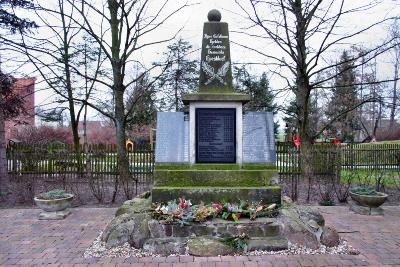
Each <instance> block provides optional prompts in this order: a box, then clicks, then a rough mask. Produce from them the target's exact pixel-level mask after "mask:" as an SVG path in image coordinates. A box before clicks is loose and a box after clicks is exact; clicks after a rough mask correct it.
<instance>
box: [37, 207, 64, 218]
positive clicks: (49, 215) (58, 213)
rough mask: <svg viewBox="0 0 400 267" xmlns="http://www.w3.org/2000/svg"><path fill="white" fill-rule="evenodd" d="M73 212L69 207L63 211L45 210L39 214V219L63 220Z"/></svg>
mask: <svg viewBox="0 0 400 267" xmlns="http://www.w3.org/2000/svg"><path fill="white" fill-rule="evenodd" d="M70 214H71V211H70V210H69V209H66V210H61V211H44V212H41V213H40V214H39V220H63V219H65V218H66V217H67V216H68V215H70Z"/></svg>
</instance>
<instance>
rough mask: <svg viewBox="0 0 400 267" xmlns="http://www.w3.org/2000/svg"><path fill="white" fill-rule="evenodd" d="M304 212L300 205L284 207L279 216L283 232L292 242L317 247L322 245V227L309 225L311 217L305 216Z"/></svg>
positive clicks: (312, 247)
mask: <svg viewBox="0 0 400 267" xmlns="http://www.w3.org/2000/svg"><path fill="white" fill-rule="evenodd" d="M304 212H305V211H304V210H302V208H300V207H298V208H290V209H282V210H281V213H280V215H279V217H278V222H279V224H280V225H281V234H282V235H283V236H284V237H286V238H287V239H288V240H289V241H290V242H292V243H295V244H299V245H302V246H306V247H308V248H311V249H317V248H318V247H319V246H320V242H319V237H320V235H321V232H322V229H321V228H320V227H319V228H318V229H314V228H313V227H311V226H309V225H308V222H309V221H310V219H307V218H305V216H304ZM301 214H303V216H302V215H301ZM315 223H316V222H315ZM314 226H315V225H314Z"/></svg>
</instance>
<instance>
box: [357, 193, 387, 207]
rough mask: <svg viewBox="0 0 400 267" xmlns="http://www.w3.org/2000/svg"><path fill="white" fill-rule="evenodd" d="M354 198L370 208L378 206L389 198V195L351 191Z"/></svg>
mask: <svg viewBox="0 0 400 267" xmlns="http://www.w3.org/2000/svg"><path fill="white" fill-rule="evenodd" d="M349 194H350V197H351V199H352V200H354V201H355V202H357V203H358V204H360V205H361V206H366V207H369V208H378V207H379V206H381V205H382V204H383V203H384V202H385V201H386V199H387V197H388V195H387V194H385V193H381V192H377V195H361V194H357V193H354V192H351V191H350V192H349Z"/></svg>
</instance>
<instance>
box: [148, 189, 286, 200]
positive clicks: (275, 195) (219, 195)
mask: <svg viewBox="0 0 400 267" xmlns="http://www.w3.org/2000/svg"><path fill="white" fill-rule="evenodd" d="M280 196H281V188H280V187H279V186H264V187H184V188H182V187H176V188H174V187H154V188H153V192H152V201H153V202H168V201H170V200H174V199H178V198H180V197H183V198H186V199H191V200H192V202H193V203H200V202H201V201H203V202H204V203H212V202H222V201H225V202H232V203H235V202H239V201H240V200H246V201H255V202H259V201H262V203H265V204H270V203H277V204H280V203H281V202H280Z"/></svg>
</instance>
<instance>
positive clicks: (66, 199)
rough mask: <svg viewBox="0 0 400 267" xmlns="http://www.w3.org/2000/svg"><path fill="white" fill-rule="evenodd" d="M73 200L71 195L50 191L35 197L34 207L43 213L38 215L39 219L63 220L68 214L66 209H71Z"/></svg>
mask: <svg viewBox="0 0 400 267" xmlns="http://www.w3.org/2000/svg"><path fill="white" fill-rule="evenodd" d="M73 198H74V195H73V194H69V193H66V192H64V191H63V190H52V191H49V192H46V193H42V194H40V195H39V196H37V197H35V198H34V201H35V204H36V206H38V207H39V208H40V209H42V210H43V211H44V212H42V213H40V215H39V219H42V220H60V219H64V218H65V217H67V216H68V215H69V214H70V211H69V210H68V208H69V207H71V204H72V200H73Z"/></svg>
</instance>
